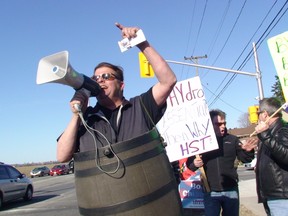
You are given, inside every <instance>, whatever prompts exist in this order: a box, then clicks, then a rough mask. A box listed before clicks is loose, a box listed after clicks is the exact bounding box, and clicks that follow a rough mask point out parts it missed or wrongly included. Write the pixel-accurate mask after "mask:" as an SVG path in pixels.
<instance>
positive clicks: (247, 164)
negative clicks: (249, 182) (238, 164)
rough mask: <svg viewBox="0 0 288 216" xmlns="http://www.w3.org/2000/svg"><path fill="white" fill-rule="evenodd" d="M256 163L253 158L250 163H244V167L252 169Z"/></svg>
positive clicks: (255, 159)
mask: <svg viewBox="0 0 288 216" xmlns="http://www.w3.org/2000/svg"><path fill="white" fill-rule="evenodd" d="M256 163H257V158H256V157H255V158H254V159H253V160H252V161H251V162H250V163H245V164H244V166H245V167H247V168H249V169H254V168H255V166H256Z"/></svg>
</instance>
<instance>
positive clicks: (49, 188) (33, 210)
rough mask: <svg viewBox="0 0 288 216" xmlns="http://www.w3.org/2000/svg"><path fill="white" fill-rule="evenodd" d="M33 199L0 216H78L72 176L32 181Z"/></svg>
mask: <svg viewBox="0 0 288 216" xmlns="http://www.w3.org/2000/svg"><path fill="white" fill-rule="evenodd" d="M238 174H239V179H240V181H243V180H249V179H253V178H255V174H254V172H253V171H252V170H247V169H246V168H245V167H239V168H238ZM32 181H33V183H34V190H35V191H34V197H33V199H32V200H31V201H29V202H23V201H15V202H11V203H8V204H6V205H5V206H4V207H3V209H2V211H0V216H2V215H3V216H4V215H5V216H6V215H8V216H20V215H21V216H36V215H41V216H60V215H61V216H79V215H80V214H79V212H78V206H77V199H76V193H75V187H74V175H73V174H69V175H63V176H53V177H51V176H47V177H39V178H33V179H32Z"/></svg>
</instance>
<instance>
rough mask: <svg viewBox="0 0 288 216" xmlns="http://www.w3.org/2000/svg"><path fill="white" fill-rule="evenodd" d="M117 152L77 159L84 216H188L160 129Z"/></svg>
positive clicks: (122, 144)
mask: <svg viewBox="0 0 288 216" xmlns="http://www.w3.org/2000/svg"><path fill="white" fill-rule="evenodd" d="M112 149H113V152H114V155H113V154H112V153H111V151H110V150H109V148H108V147H107V148H100V149H98V151H97V152H95V151H89V152H80V153H75V154H74V169H75V170H74V171H75V186H76V194H77V200H78V206H79V212H80V214H81V215H97V216H100V215H115V216H129V215H131V216H132V215H133V216H134V215H137V216H142V215H143V216H144V215H145V216H154V215H155V216H159V215H165V216H169V215H171V216H178V215H183V209H182V204H181V200H180V197H179V192H178V185H177V183H176V180H175V177H174V174H173V171H172V168H171V164H170V162H169V159H168V157H167V155H166V152H165V148H164V147H163V144H162V143H161V140H160V137H159V135H158V132H157V131H156V130H155V129H154V130H151V131H149V132H147V133H145V134H143V135H141V136H139V137H136V138H133V139H131V140H127V141H124V142H119V143H116V144H113V145H112ZM96 155H98V156H97V157H96ZM115 155H117V157H118V158H119V160H117V157H116V156H115ZM118 165H120V166H119V167H118ZM99 167H100V169H99Z"/></svg>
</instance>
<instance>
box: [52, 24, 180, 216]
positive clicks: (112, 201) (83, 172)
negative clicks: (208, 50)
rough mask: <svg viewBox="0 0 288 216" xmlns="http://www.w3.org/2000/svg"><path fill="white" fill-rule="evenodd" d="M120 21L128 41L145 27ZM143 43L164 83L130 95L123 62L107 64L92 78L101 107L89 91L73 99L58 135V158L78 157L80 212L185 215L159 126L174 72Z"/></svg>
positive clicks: (124, 36) (151, 48)
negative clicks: (67, 119) (126, 94)
mask: <svg viewBox="0 0 288 216" xmlns="http://www.w3.org/2000/svg"><path fill="white" fill-rule="evenodd" d="M116 26H117V27H118V28H119V29H120V30H121V32H122V37H123V38H128V39H131V38H135V37H136V36H137V35H136V33H137V31H138V30H139V28H137V27H124V26H122V25H121V24H119V23H116ZM137 47H138V48H139V49H140V51H141V52H143V54H144V55H145V57H146V58H147V60H148V61H149V63H150V64H151V66H152V68H153V70H154V73H155V75H156V77H157V79H158V83H156V84H155V85H154V86H152V87H151V88H150V89H148V90H147V92H145V93H143V94H141V95H139V96H136V97H133V98H131V99H129V100H127V99H126V98H125V97H124V96H123V90H124V76H123V70H122V68H121V67H119V66H116V65H113V64H110V63H107V62H102V63H100V64H98V65H97V66H96V67H95V70H94V75H93V77H92V79H94V80H95V81H96V82H97V83H98V84H99V86H100V88H101V91H100V93H99V94H98V95H97V96H96V98H97V104H96V106H94V107H91V106H87V104H88V98H89V96H87V94H86V93H85V91H83V90H79V91H76V93H75V95H74V96H73V98H72V99H71V102H70V106H71V110H72V118H71V120H70V122H69V124H68V126H67V128H66V129H65V131H64V132H63V134H62V135H61V136H60V138H59V139H58V145H57V159H58V161H59V162H67V161H69V160H71V158H74V161H75V185H76V193H77V199H78V206H79V211H80V213H81V214H82V215H117V216H119V215H171V216H172V215H173V216H175V215H182V207H181V201H180V198H179V193H178V189H177V183H176V181H175V178H174V175H173V172H172V169H171V165H170V163H169V160H168V158H167V156H166V154H165V148H164V145H163V144H162V143H161V138H160V136H159V133H158V131H157V129H156V127H155V125H156V124H157V122H158V121H159V120H160V119H161V117H162V116H163V114H164V112H165V109H166V99H167V97H168V96H169V94H170V92H171V91H172V89H173V87H174V85H175V84H176V81H177V80H176V76H175V74H174V73H173V71H172V70H171V69H170V67H169V66H168V64H167V62H166V61H165V60H164V59H163V58H162V57H161V56H160V55H159V54H158V53H157V51H156V50H155V49H154V48H153V47H152V46H151V45H150V44H149V42H148V41H147V40H145V41H144V42H142V43H140V44H138V45H137ZM79 108H80V109H81V110H79ZM82 114H83V115H82Z"/></svg>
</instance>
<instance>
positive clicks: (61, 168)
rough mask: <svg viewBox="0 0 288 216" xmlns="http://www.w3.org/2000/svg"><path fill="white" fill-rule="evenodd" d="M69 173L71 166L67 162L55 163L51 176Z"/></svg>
mask: <svg viewBox="0 0 288 216" xmlns="http://www.w3.org/2000/svg"><path fill="white" fill-rule="evenodd" d="M68 173H69V167H68V166H67V165H65V164H59V165H55V166H54V167H52V168H51V169H50V176H54V175H65V174H68Z"/></svg>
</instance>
